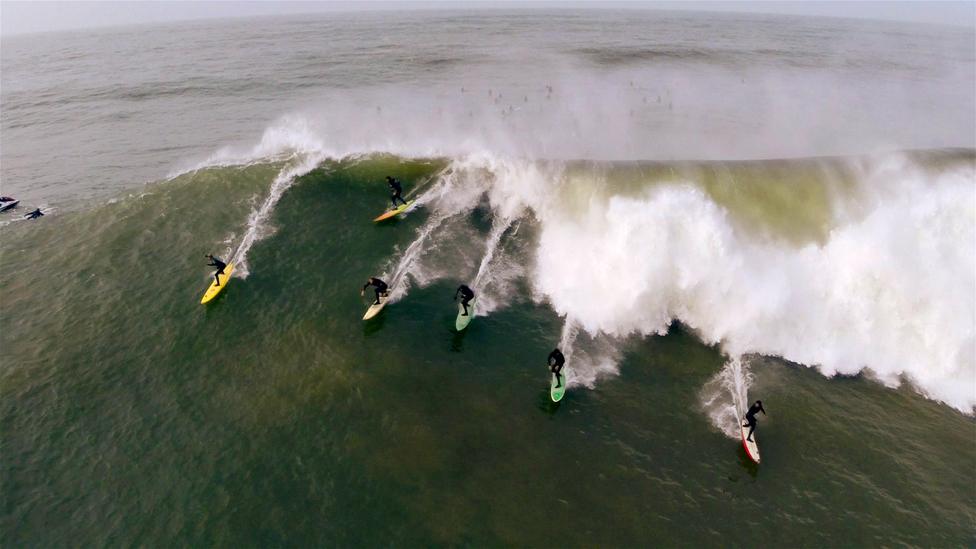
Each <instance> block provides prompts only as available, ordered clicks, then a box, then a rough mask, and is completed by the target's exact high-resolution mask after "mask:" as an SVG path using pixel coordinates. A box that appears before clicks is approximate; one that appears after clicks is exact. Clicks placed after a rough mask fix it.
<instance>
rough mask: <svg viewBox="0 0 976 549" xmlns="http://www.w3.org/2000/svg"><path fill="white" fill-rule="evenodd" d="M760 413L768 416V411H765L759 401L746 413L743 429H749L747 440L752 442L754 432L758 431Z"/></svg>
mask: <svg viewBox="0 0 976 549" xmlns="http://www.w3.org/2000/svg"><path fill="white" fill-rule="evenodd" d="M759 412H762V413H763V415H766V410H764V409H763V406H762V401H761V400H757V401H756V402H755V404H753V405H752V406H750V407H749V411H748V412H746V420H745V421H746V423H745V425H743V427H749V434H747V435H746V440H749V441H752V432H753V431H755V430H756V414H758V413H759Z"/></svg>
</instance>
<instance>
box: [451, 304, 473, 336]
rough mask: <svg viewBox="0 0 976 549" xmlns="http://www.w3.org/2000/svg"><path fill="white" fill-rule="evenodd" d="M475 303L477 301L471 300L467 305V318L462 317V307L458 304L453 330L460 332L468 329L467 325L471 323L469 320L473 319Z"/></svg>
mask: <svg viewBox="0 0 976 549" xmlns="http://www.w3.org/2000/svg"><path fill="white" fill-rule="evenodd" d="M475 301H477V300H475V299H472V300H471V303H468V316H464V305H461V304H460V303H458V315H457V320H455V321H454V328H455V329H456V330H457V331H459V332H460V331H461V330H463V329H465V328H467V327H468V324H470V323H471V319H472V318H474V303H475Z"/></svg>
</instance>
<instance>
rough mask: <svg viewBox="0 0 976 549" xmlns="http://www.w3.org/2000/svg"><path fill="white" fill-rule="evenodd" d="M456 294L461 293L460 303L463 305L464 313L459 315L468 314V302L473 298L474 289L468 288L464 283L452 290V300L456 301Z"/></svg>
mask: <svg viewBox="0 0 976 549" xmlns="http://www.w3.org/2000/svg"><path fill="white" fill-rule="evenodd" d="M458 294H461V305H463V306H464V314H462V315H461V316H468V303H470V302H471V300H472V299H474V291H473V290H472V289H471V288H468V287H467V286H465V285H464V284H461V285H460V286H458V289H457V290H455V292H454V301H457V298H458Z"/></svg>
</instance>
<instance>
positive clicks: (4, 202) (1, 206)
mask: <svg viewBox="0 0 976 549" xmlns="http://www.w3.org/2000/svg"><path fill="white" fill-rule="evenodd" d="M17 204H20V200H15V199H13V198H10V197H9V196H0V212H5V211H7V210H9V209H10V208H13V207H14V206H16V205H17Z"/></svg>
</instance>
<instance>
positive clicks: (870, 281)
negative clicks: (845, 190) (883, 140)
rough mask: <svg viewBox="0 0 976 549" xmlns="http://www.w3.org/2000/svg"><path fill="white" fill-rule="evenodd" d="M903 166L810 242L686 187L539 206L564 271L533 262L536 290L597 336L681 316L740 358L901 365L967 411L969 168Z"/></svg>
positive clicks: (971, 301)
mask: <svg viewBox="0 0 976 549" xmlns="http://www.w3.org/2000/svg"><path fill="white" fill-rule="evenodd" d="M899 173H900V174H901V175H900V176H899V177H900V179H898V180H889V181H885V182H884V185H883V186H884V188H883V189H882V190H881V191H873V192H879V193H880V194H879V197H878V199H877V200H875V201H874V202H873V204H872V205H871V206H870V207H869V208H868V211H867V213H866V214H865V215H864V217H863V218H860V219H855V220H849V221H847V222H845V223H844V224H842V225H840V226H838V227H837V228H836V229H834V230H833V231H832V232H831V234H830V236H829V238H828V240H827V242H826V243H825V244H823V245H822V246H820V245H813V244H811V245H807V246H805V247H802V248H799V249H797V248H792V247H788V246H787V245H784V244H777V243H769V242H764V241H757V240H755V239H754V238H753V237H750V236H748V235H744V234H740V233H737V232H736V231H735V230H734V229H733V226H732V224H731V223H730V221H729V220H728V219H727V215H726V212H725V211H724V210H723V209H722V208H720V207H719V206H718V205H716V204H715V203H714V202H712V201H711V200H710V199H709V198H708V197H707V196H706V195H705V194H704V193H703V192H702V191H701V190H699V189H698V188H697V187H695V186H693V185H691V184H686V185H669V186H664V187H658V188H655V189H653V190H650V191H648V192H646V193H645V194H644V195H643V196H638V197H621V196H611V197H609V198H608V199H606V200H591V201H589V204H588V205H587V206H586V207H584V208H583V209H582V210H581V211H578V212H574V213H573V215H553V214H552V213H550V214H549V215H542V216H541V235H540V240H539V243H538V246H537V249H536V264H537V265H549V266H551V265H558V266H559V272H560V273H562V275H561V276H545V277H542V276H541V273H537V276H535V277H534V279H535V280H537V281H539V282H540V284H539V286H538V287H537V292H538V293H539V294H541V295H542V296H544V297H545V298H546V299H548V300H549V302H551V303H552V306H553V308H554V309H555V310H556V312H557V313H558V314H560V315H568V316H570V317H572V318H574V319H577V320H578V321H579V322H580V324H581V326H582V327H583V328H584V329H585V330H586V331H588V332H590V333H591V334H607V335H610V336H615V337H622V336H626V335H628V334H633V333H637V334H663V333H665V332H667V330H668V326H669V325H670V323H671V321H672V320H673V319H678V320H681V321H682V322H683V323H685V324H686V325H688V326H690V327H691V328H693V329H694V330H695V331H696V332H697V333H698V334H699V335H700V336H701V337H702V339H704V340H705V341H706V342H707V343H718V344H721V346H722V348H723V349H724V350H725V351H726V352H727V353H729V354H730V355H732V356H737V355H741V354H744V353H761V354H765V355H773V356H781V357H784V358H786V359H789V360H792V361H795V362H799V363H802V364H807V365H813V366H816V367H817V368H818V369H819V370H820V371H821V372H823V373H824V374H825V375H827V376H832V375H834V374H838V373H841V374H855V373H858V372H861V371H863V370H865V369H869V370H870V371H871V372H872V373H873V374H874V375H875V376H876V377H877V378H878V379H880V380H882V381H883V382H885V383H886V384H888V385H891V386H894V385H897V384H898V383H899V380H900V378H902V377H904V378H908V379H910V380H911V381H912V382H913V384H914V385H915V386H916V387H917V388H918V389H919V390H920V391H921V392H922V393H924V394H926V395H928V396H929V397H931V398H934V399H937V400H940V401H943V402H945V403H947V404H949V405H951V406H953V407H955V408H957V409H959V410H962V411H964V412H967V413H971V412H972V410H973V406H974V405H976V389H974V388H976V360H974V342H976V337H974V334H976V330H974V319H976V296H974V289H976V261H974V256H976V234H974V233H976V231H974V229H976V208H974V199H976V196H974V186H973V180H974V179H973V173H972V170H971V169H968V170H963V171H961V172H954V173H944V174H942V175H940V176H938V177H936V178H935V179H934V180H929V179H928V178H927V177H926V176H924V175H923V174H921V173H920V172H915V171H913V170H911V169H910V166H909V165H907V164H904V165H903V166H902V170H901V171H900V172H899ZM868 190H870V188H869V189H868ZM537 213H538V212H537ZM537 268H538V267H537Z"/></svg>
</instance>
